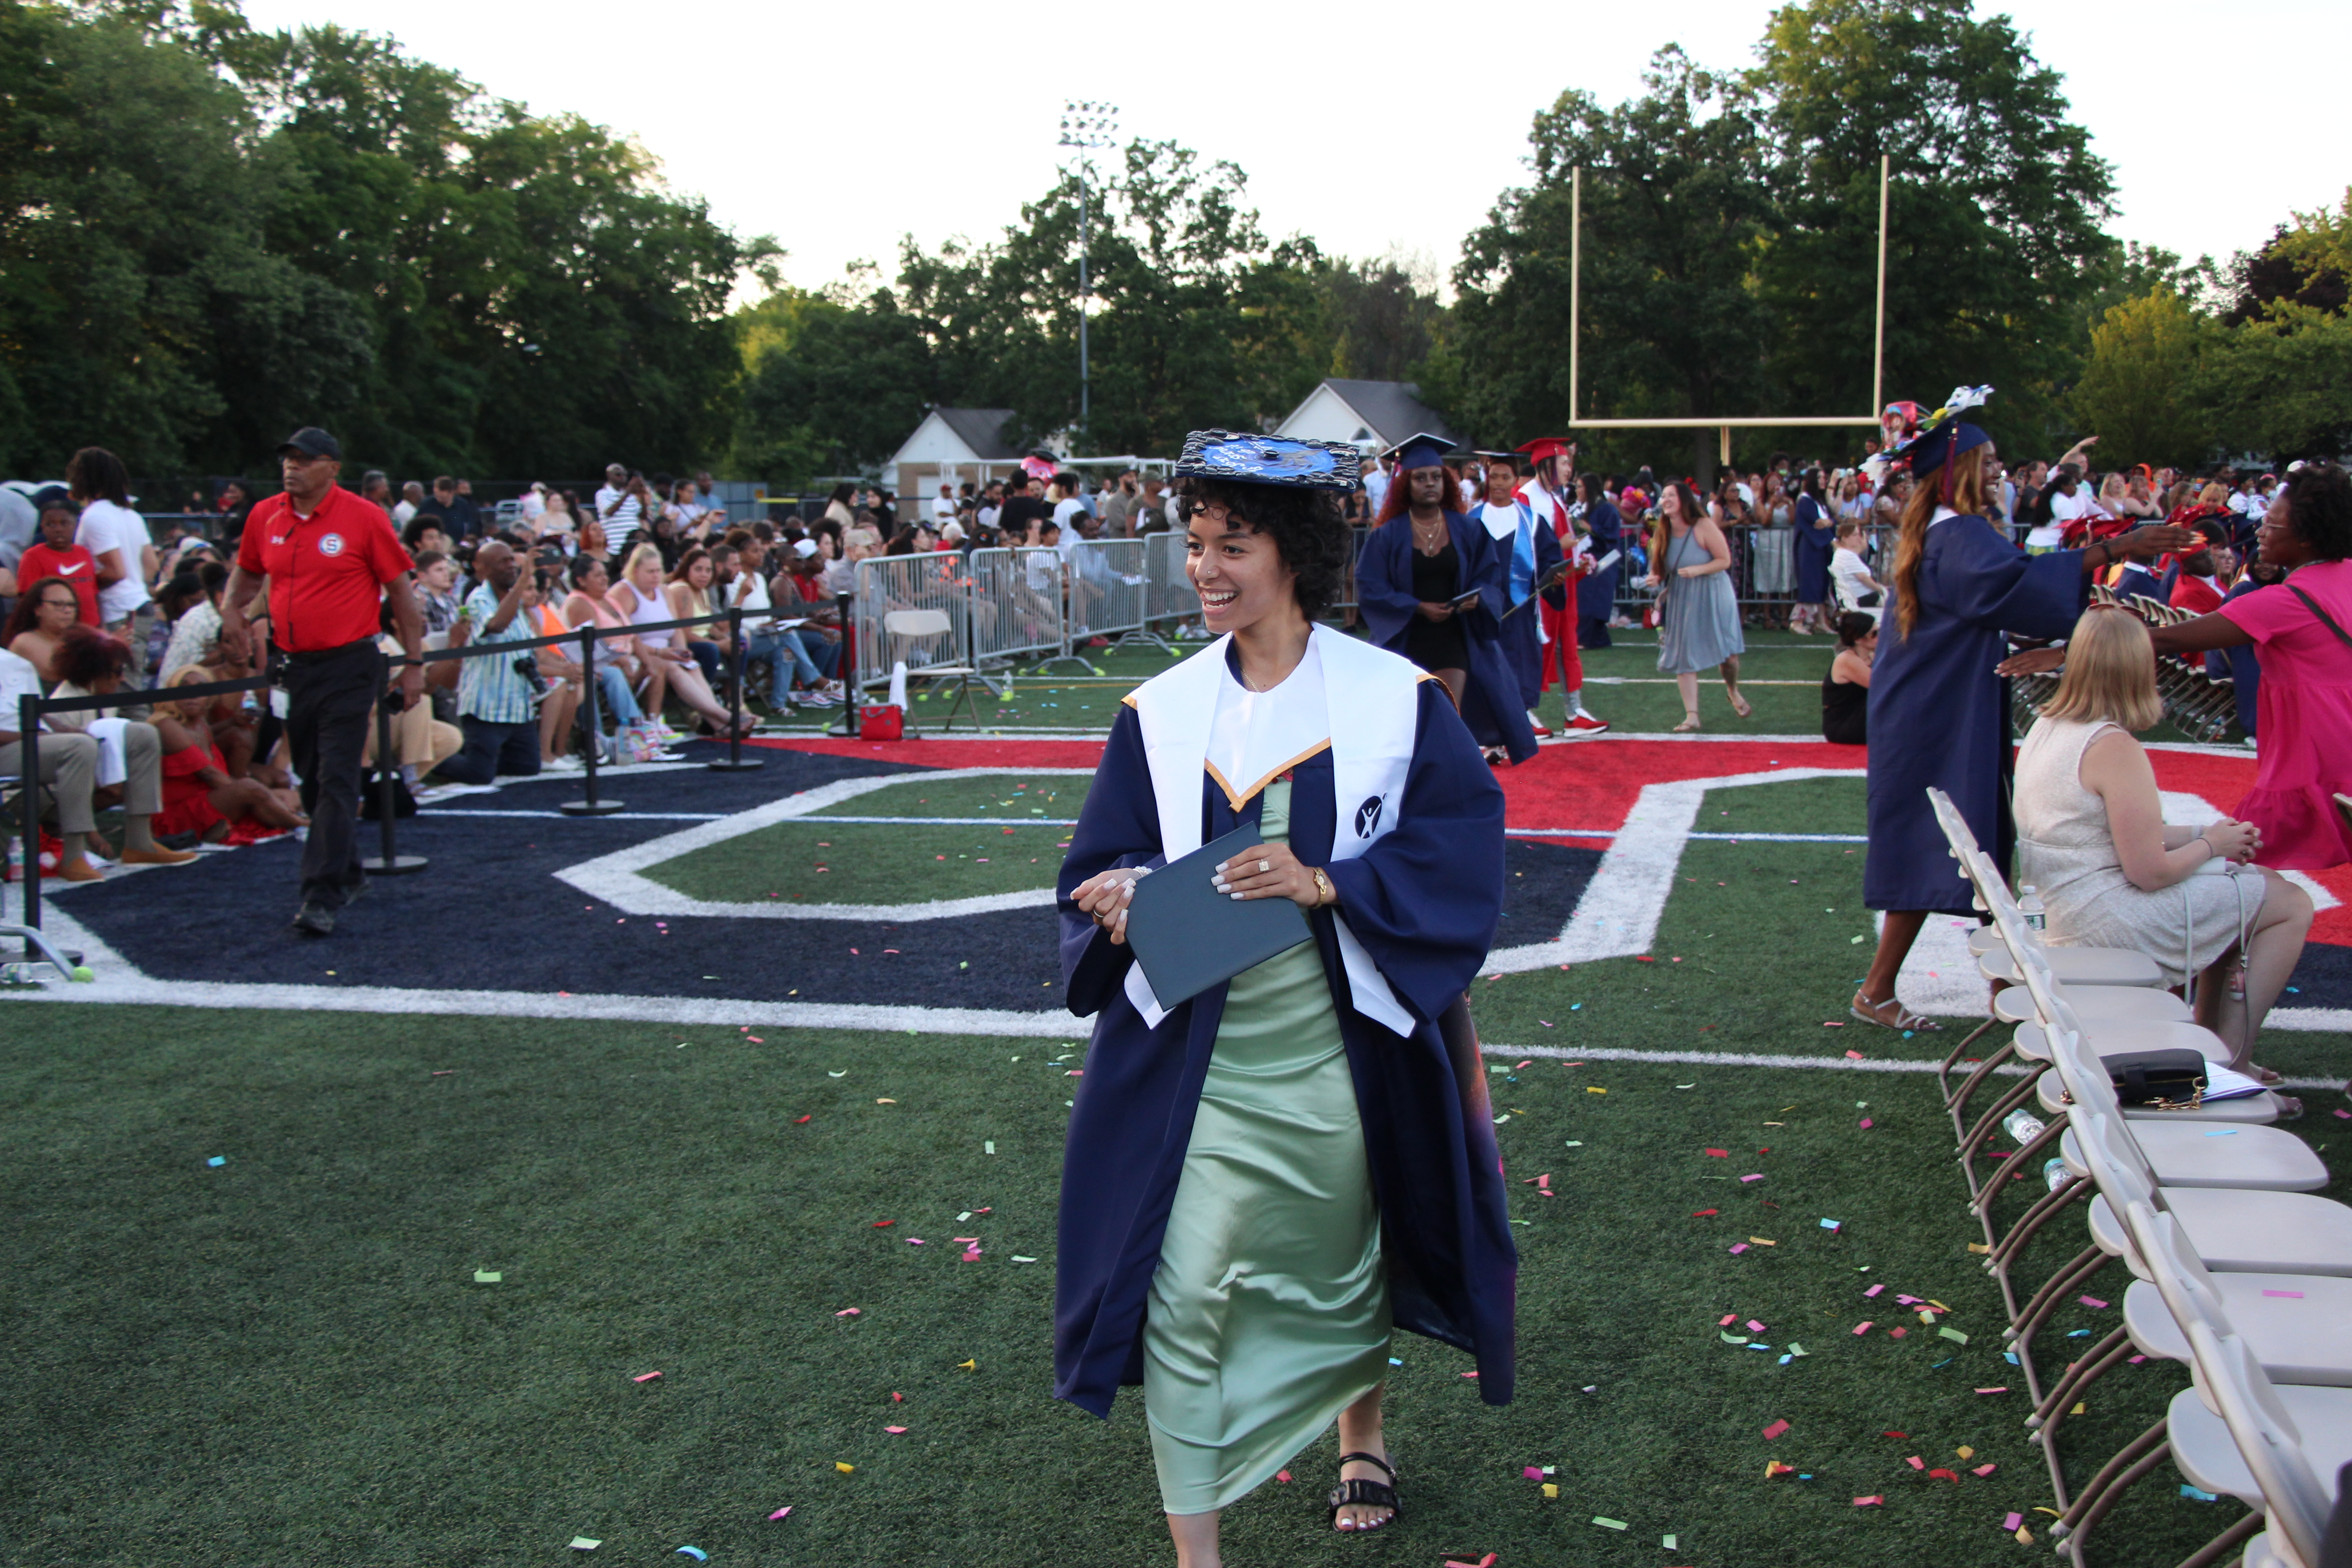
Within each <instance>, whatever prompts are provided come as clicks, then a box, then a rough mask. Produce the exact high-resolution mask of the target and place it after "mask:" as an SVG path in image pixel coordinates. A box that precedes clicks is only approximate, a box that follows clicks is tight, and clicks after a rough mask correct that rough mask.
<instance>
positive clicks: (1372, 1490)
mask: <svg viewBox="0 0 2352 1568" xmlns="http://www.w3.org/2000/svg"><path fill="white" fill-rule="evenodd" d="M1359 1462H1360V1463H1363V1464H1367V1465H1378V1466H1379V1467H1380V1468H1381V1469H1382V1470H1383V1471H1385V1472H1386V1473H1387V1475H1388V1478H1389V1479H1387V1480H1385V1481H1368V1480H1366V1479H1364V1478H1363V1477H1361V1476H1358V1477H1356V1478H1355V1479H1352V1480H1346V1479H1343V1480H1341V1481H1340V1483H1339V1485H1338V1486H1336V1487H1333V1488H1332V1489H1331V1495H1330V1496H1329V1497H1328V1498H1326V1499H1324V1501H1325V1503H1327V1504H1328V1506H1329V1509H1330V1523H1331V1528H1332V1529H1333V1530H1339V1510H1341V1509H1343V1508H1384V1509H1386V1510H1389V1516H1388V1518H1386V1519H1384V1520H1381V1521H1380V1523H1378V1524H1365V1525H1359V1526H1358V1527H1357V1528H1355V1529H1354V1530H1350V1531H1342V1532H1341V1533H1343V1534H1348V1535H1362V1534H1364V1533H1366V1532H1367V1531H1374V1530H1379V1529H1381V1528H1382V1527H1383V1526H1386V1525H1389V1524H1392V1523H1394V1522H1395V1521H1397V1520H1399V1519H1402V1518H1403V1517H1404V1510H1403V1509H1402V1507H1400V1506H1399V1505H1398V1503H1397V1494H1396V1479H1397V1473H1396V1468H1395V1467H1394V1466H1393V1465H1391V1464H1390V1463H1389V1462H1388V1461H1387V1460H1386V1459H1383V1458H1381V1457H1380V1456H1379V1455H1377V1454H1342V1455H1340V1456H1339V1468H1341V1469H1346V1468H1348V1467H1349V1465H1352V1464H1356V1463H1359Z"/></svg>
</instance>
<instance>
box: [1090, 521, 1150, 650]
mask: <svg viewBox="0 0 2352 1568" xmlns="http://www.w3.org/2000/svg"><path fill="white" fill-rule="evenodd" d="M1144 551H1145V545H1144V542H1143V541H1141V540H1140V539H1082V540H1079V541H1078V542H1076V544H1074V545H1072V546H1071V547H1070V570H1069V573H1068V578H1069V605H1070V613H1069V621H1070V627H1071V630H1070V637H1071V640H1072V642H1073V643H1075V642H1076V639H1077V638H1079V637H1117V638H1118V641H1119V644H1120V646H1122V647H1123V646H1125V645H1126V644H1128V643H1129V642H1148V643H1150V644H1151V645H1152V646H1153V647H1157V648H1160V649H1162V650H1165V649H1166V647H1168V645H1167V644H1166V643H1165V642H1163V641H1161V640H1160V637H1158V636H1157V635H1155V634H1154V633H1153V632H1152V630H1151V627H1150V578H1149V576H1148V574H1146V572H1145V570H1144V567H1145V560H1144Z"/></svg>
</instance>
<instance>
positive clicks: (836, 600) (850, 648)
mask: <svg viewBox="0 0 2352 1568" xmlns="http://www.w3.org/2000/svg"><path fill="white" fill-rule="evenodd" d="M833 618H834V619H835V620H836V621H838V622H840V623H841V647H842V653H843V655H844V657H845V658H850V659H853V660H854V659H855V658H857V654H858V649H857V644H856V628H855V627H853V626H851V625H850V624H849V595H846V594H835V595H834V596H833ZM824 732H825V733H826V734H828V735H846V736H847V737H849V739H851V740H853V741H854V740H856V739H857V667H856V665H855V664H854V663H853V664H852V665H851V666H850V668H849V672H848V674H846V675H845V676H844V677H843V678H842V681H841V722H840V723H838V724H834V725H830V726H828V727H827V728H826V730H825V731H824Z"/></svg>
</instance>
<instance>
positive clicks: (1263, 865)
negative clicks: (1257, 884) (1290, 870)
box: [1257, 860, 1274, 877]
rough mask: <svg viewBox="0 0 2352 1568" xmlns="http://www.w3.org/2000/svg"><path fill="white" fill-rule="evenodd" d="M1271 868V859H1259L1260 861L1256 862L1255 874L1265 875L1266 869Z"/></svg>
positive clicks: (1269, 869) (1272, 867)
mask: <svg viewBox="0 0 2352 1568" xmlns="http://www.w3.org/2000/svg"><path fill="white" fill-rule="evenodd" d="M1273 869H1274V862H1273V861H1271V860H1261V861H1259V862H1258V863H1257V874H1258V875H1259V876H1261V877H1263V876H1265V874H1266V873H1267V872H1268V871H1271V870H1273Z"/></svg>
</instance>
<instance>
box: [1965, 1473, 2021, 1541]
mask: <svg viewBox="0 0 2352 1568" xmlns="http://www.w3.org/2000/svg"><path fill="white" fill-rule="evenodd" d="M1999 1468H2000V1466H1999V1465H1979V1466H1978V1467H1977V1468H1975V1469H1973V1470H1970V1471H1969V1474H1970V1475H1972V1476H1989V1475H1990V1474H1992V1473H1993V1472H1994V1471H1995V1470H1997V1469H1999ZM2010 1528H2011V1529H2012V1530H2014V1529H2015V1528H2016V1526H2014V1525H2011V1527H2010Z"/></svg>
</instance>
